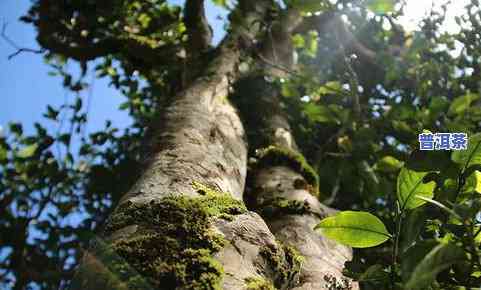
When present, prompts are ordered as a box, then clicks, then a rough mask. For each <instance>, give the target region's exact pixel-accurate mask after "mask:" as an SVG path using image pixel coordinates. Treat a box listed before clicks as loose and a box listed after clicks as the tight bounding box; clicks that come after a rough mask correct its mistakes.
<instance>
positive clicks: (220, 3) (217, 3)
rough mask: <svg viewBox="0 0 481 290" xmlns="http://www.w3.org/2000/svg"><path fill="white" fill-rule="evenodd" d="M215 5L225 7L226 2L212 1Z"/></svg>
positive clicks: (225, 0) (220, 0)
mask: <svg viewBox="0 0 481 290" xmlns="http://www.w3.org/2000/svg"><path fill="white" fill-rule="evenodd" d="M212 2H214V4H215V5H218V6H222V7H227V0H212Z"/></svg>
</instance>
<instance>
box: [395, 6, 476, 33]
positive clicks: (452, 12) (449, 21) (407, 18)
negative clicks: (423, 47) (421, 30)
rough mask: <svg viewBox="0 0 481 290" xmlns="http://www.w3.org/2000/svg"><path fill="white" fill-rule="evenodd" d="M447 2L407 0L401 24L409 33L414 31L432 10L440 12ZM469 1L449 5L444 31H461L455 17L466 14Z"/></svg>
mask: <svg viewBox="0 0 481 290" xmlns="http://www.w3.org/2000/svg"><path fill="white" fill-rule="evenodd" d="M443 3H445V1H440V0H406V6H405V7H404V12H405V15H404V16H403V17H401V19H400V22H401V24H402V25H403V26H404V27H405V29H406V30H407V31H413V30H415V29H416V28H417V26H418V25H419V23H420V21H421V20H422V19H423V18H425V17H426V16H427V15H429V13H430V11H431V9H433V8H434V9H435V10H436V11H440V9H441V8H440V6H441V5H442V4H443ZM468 3H469V0H455V1H451V3H450V4H449V5H448V10H447V15H446V21H445V23H444V25H443V29H442V30H443V31H446V32H449V33H456V32H457V31H458V30H459V27H458V25H457V24H456V21H455V17H456V16H460V15H462V14H463V13H464V6H465V5H466V4H468Z"/></svg>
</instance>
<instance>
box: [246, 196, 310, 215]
mask: <svg viewBox="0 0 481 290" xmlns="http://www.w3.org/2000/svg"><path fill="white" fill-rule="evenodd" d="M255 208H256V211H257V212H258V213H259V214H260V215H262V216H263V217H265V218H275V217H278V216H283V215H286V214H299V215H302V214H306V213H309V212H310V207H309V203H308V202H307V201H304V202H302V201H299V200H289V199H286V198H282V197H275V198H272V199H265V200H262V202H261V203H258V204H256V206H255Z"/></svg>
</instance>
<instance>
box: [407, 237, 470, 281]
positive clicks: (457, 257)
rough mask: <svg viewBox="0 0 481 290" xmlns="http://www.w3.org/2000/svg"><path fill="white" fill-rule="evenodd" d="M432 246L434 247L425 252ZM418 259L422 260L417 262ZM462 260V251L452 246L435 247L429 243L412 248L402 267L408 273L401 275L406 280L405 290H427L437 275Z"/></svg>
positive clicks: (439, 245) (463, 256) (441, 245)
mask: <svg viewBox="0 0 481 290" xmlns="http://www.w3.org/2000/svg"><path fill="white" fill-rule="evenodd" d="M433 245H434V247H432V248H431V249H430V250H429V251H426V250H428V249H429V248H430V247H431V246H433ZM420 257H424V258H422V260H420V261H417V259H419V258H420ZM410 258H411V259H412V260H411V261H410ZM416 258H417V259H416ZM464 259H465V255H464V252H463V250H462V249H461V248H459V247H458V246H456V245H453V244H444V243H440V244H437V245H436V244H433V243H432V242H431V243H426V244H425V245H424V244H422V245H420V246H418V247H415V248H413V249H412V250H410V251H409V252H408V253H407V254H406V256H405V260H406V261H407V262H406V263H405V264H404V265H403V266H404V267H403V269H404V270H405V271H406V272H408V273H406V274H407V275H406V274H404V275H403V276H405V277H406V278H407V282H406V284H405V289H410V290H414V289H427V288H428V286H429V285H430V284H431V283H432V282H433V281H434V280H435V279H436V275H437V274H439V273H440V272H441V271H443V270H446V269H448V268H449V267H451V266H452V265H454V264H457V263H460V262H462V261H463V260H464Z"/></svg>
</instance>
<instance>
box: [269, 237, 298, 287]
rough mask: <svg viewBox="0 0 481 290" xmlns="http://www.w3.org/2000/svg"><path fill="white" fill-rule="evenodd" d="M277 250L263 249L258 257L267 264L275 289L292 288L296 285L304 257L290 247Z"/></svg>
mask: <svg viewBox="0 0 481 290" xmlns="http://www.w3.org/2000/svg"><path fill="white" fill-rule="evenodd" d="M282 249H283V251H282V250H280V249H279V248H273V247H267V246H266V247H263V248H262V249H261V251H260V255H261V256H262V257H263V258H264V259H265V260H266V261H267V262H268V264H269V266H270V268H271V269H272V273H271V274H272V275H273V277H274V279H273V282H274V286H275V287H276V288H282V289H285V288H288V289H289V288H292V287H294V286H295V285H296V284H298V282H299V281H298V280H299V273H300V271H301V264H302V262H303V261H304V257H303V256H302V255H300V254H299V252H298V251H297V250H296V249H295V248H293V247H291V246H283V247H282Z"/></svg>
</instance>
